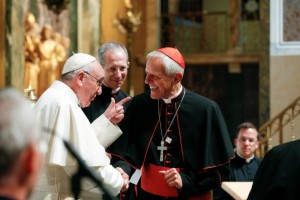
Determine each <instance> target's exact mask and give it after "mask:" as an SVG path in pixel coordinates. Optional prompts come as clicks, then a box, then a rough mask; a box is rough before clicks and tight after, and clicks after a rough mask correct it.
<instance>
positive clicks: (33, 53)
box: [24, 13, 40, 89]
mask: <svg viewBox="0 0 300 200" xmlns="http://www.w3.org/2000/svg"><path fill="white" fill-rule="evenodd" d="M38 29H39V27H38V24H37V23H36V20H35V17H34V16H33V14H32V13H27V14H26V16H25V38H24V55H25V66H24V88H29V87H32V88H35V89H38V76H39V72H40V68H39V57H38V55H37V45H38V43H39V30H38Z"/></svg>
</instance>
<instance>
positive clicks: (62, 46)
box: [24, 13, 70, 96]
mask: <svg viewBox="0 0 300 200" xmlns="http://www.w3.org/2000/svg"><path fill="white" fill-rule="evenodd" d="M39 29H40V28H39V26H38V24H37V23H36V21H35V17H34V16H33V14H32V13H27V14H26V16H25V39H24V55H25V65H24V88H32V89H34V90H35V91H36V94H37V96H40V95H41V94H42V93H43V92H44V91H45V90H46V89H47V88H48V87H49V86H50V85H51V84H52V82H53V81H54V80H56V79H58V78H59V76H60V74H61V70H62V66H63V63H64V62H65V60H66V59H67V49H68V48H69V46H70V40H69V38H67V37H62V36H61V34H60V33H58V32H55V31H53V28H52V26H51V25H49V24H45V25H43V27H42V30H41V31H39Z"/></svg>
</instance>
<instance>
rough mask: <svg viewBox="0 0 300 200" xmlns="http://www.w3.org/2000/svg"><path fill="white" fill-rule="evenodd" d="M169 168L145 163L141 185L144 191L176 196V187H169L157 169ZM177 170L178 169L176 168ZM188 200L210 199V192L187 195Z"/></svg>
mask: <svg viewBox="0 0 300 200" xmlns="http://www.w3.org/2000/svg"><path fill="white" fill-rule="evenodd" d="M168 169H170V168H167V167H162V166H157V165H153V164H146V165H144V166H143V168H142V179H141V187H142V189H143V190H145V191H146V192H149V193H151V194H154V195H158V196H163V197H178V191H177V188H176V187H170V186H169V185H168V184H167V182H166V180H165V178H164V175H163V174H160V173H159V171H166V170H168ZM176 170H177V171H178V172H179V171H180V169H179V168H176ZM188 199H189V200H211V194H210V192H207V193H204V194H203V195H200V196H196V197H189V198H188Z"/></svg>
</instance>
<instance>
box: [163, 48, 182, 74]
mask: <svg viewBox="0 0 300 200" xmlns="http://www.w3.org/2000/svg"><path fill="white" fill-rule="evenodd" d="M157 51H159V52H161V53H163V54H165V55H166V56H168V57H169V58H171V59H172V60H174V61H175V62H177V63H178V64H179V65H180V66H181V67H182V68H183V69H184V68H185V64H184V59H183V56H182V55H181V53H180V52H179V51H178V50H177V49H176V48H172V47H164V48H161V49H158V50H157Z"/></svg>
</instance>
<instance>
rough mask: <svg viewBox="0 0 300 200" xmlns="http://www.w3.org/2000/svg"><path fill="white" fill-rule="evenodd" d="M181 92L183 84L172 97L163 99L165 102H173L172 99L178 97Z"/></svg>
mask: <svg viewBox="0 0 300 200" xmlns="http://www.w3.org/2000/svg"><path fill="white" fill-rule="evenodd" d="M181 92H182V85H181V86H180V89H179V90H178V92H177V93H176V94H175V95H174V96H172V97H170V98H168V99H163V100H164V102H165V103H171V102H172V99H174V98H176V97H178V96H179V95H180V93H181Z"/></svg>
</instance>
